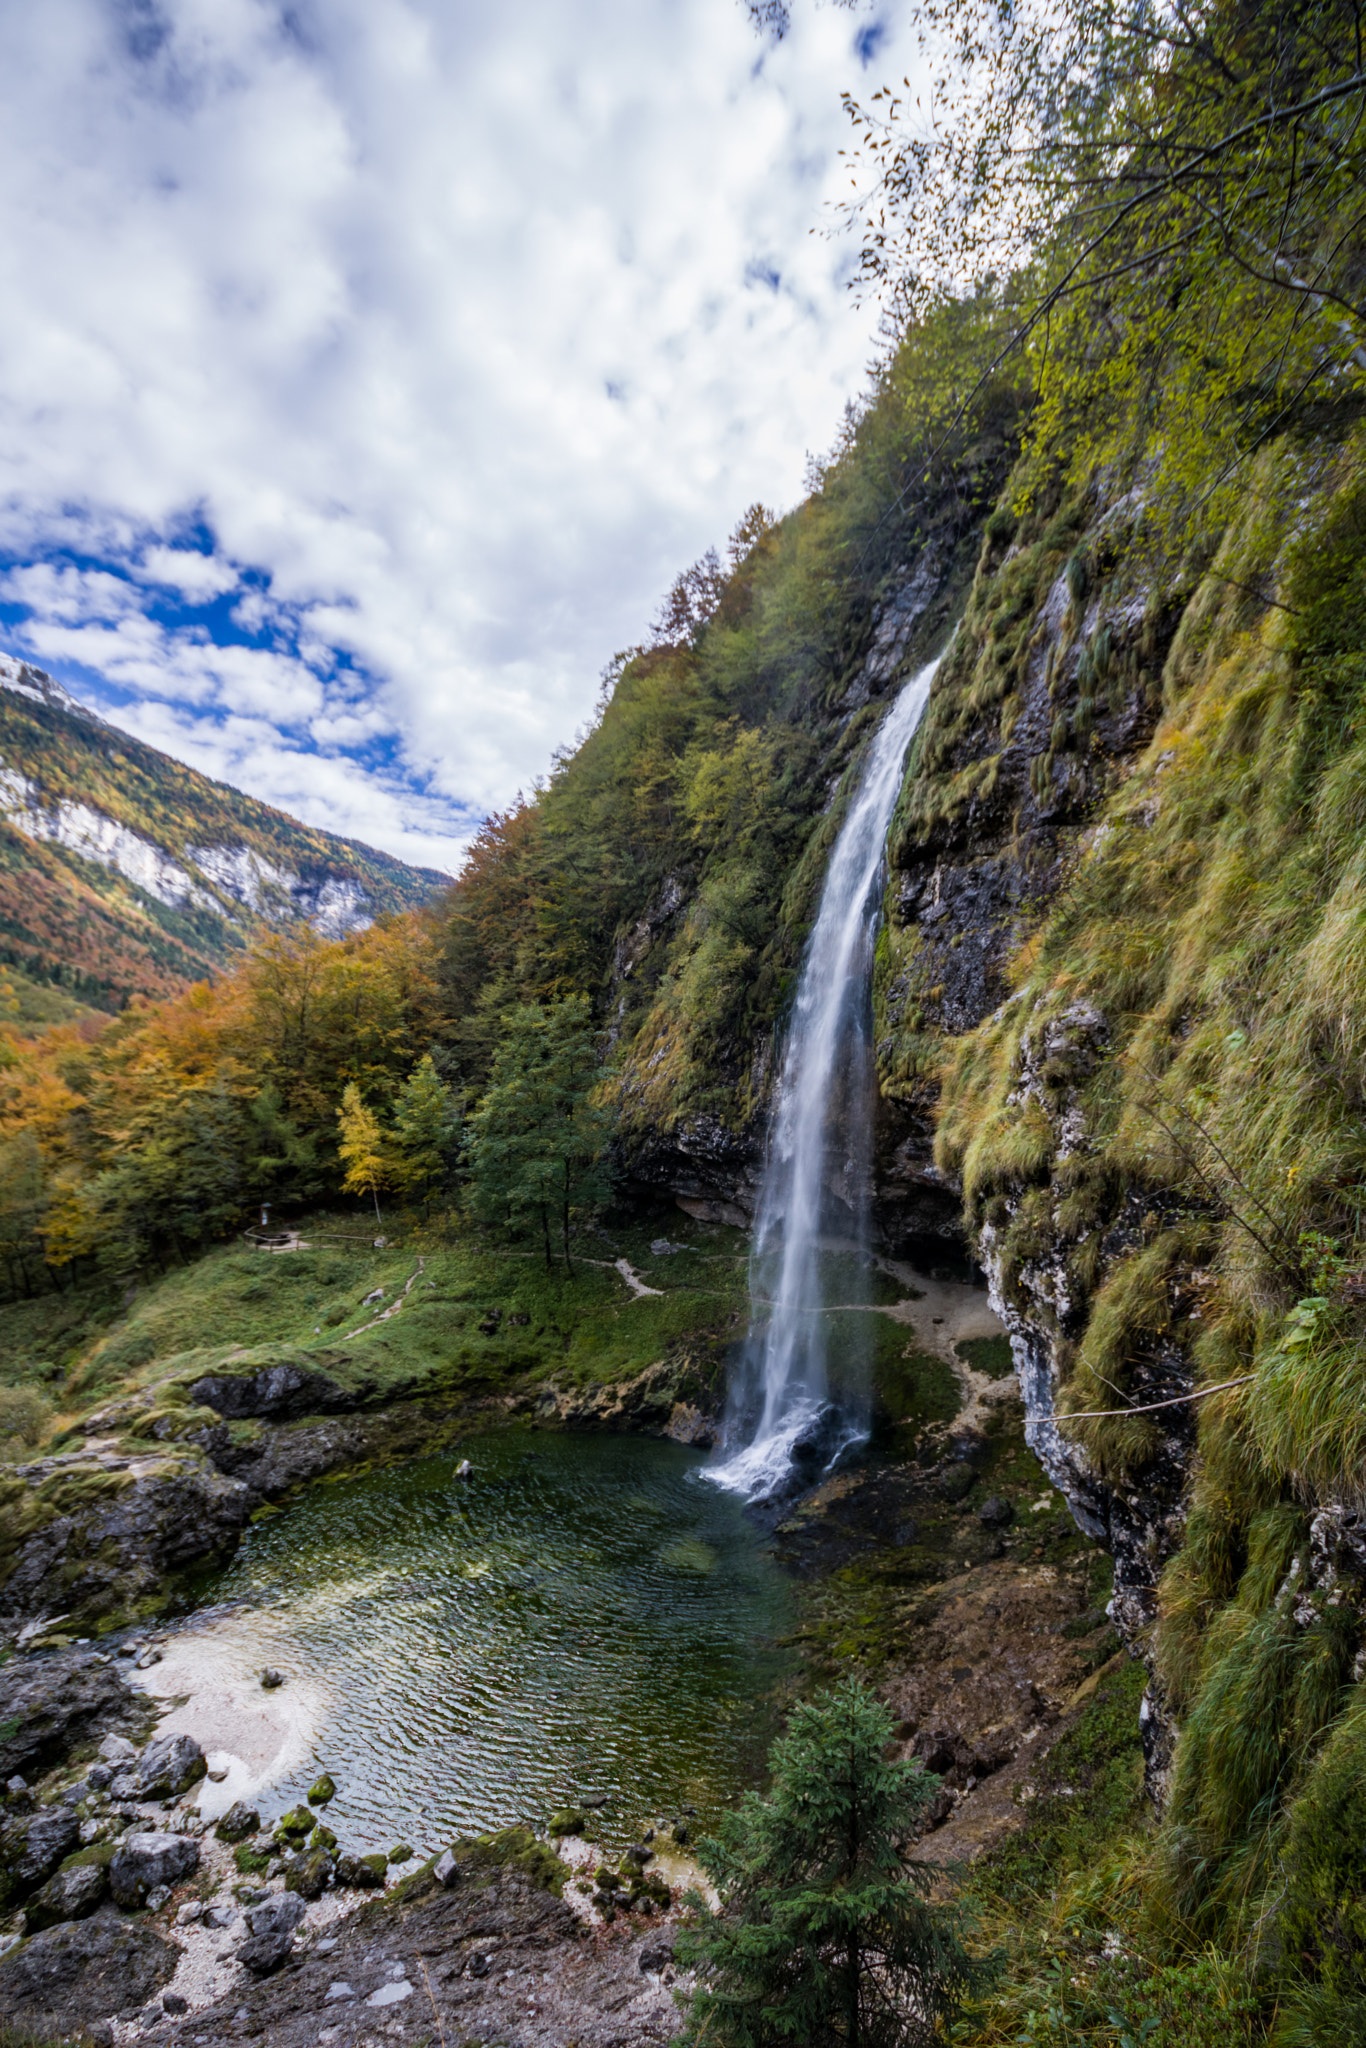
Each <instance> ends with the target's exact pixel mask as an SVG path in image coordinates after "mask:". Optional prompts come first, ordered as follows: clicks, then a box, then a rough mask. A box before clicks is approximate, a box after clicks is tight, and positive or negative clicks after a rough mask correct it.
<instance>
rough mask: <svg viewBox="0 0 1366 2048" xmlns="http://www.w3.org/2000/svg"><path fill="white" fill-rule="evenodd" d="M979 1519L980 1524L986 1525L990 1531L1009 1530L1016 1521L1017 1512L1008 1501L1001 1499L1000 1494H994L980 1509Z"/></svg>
mask: <svg viewBox="0 0 1366 2048" xmlns="http://www.w3.org/2000/svg"><path fill="white" fill-rule="evenodd" d="M977 1519H978V1521H979V1522H982V1523H984V1524H985V1525H986V1527H987V1528H988V1529H1008V1528H1009V1526H1010V1524H1011V1523H1012V1522H1013V1521H1014V1519H1015V1510H1014V1508H1013V1507H1012V1506H1011V1504H1010V1502H1009V1501H1008V1500H1003V1499H1002V1498H1001V1496H1000V1494H999V1493H993V1494H992V1495H991V1496H990V1498H989V1499H987V1500H984V1501H983V1502H982V1505H981V1507H980V1508H978V1510H977Z"/></svg>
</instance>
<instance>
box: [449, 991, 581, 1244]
mask: <svg viewBox="0 0 1366 2048" xmlns="http://www.w3.org/2000/svg"><path fill="white" fill-rule="evenodd" d="M504 1024H505V1036H504V1038H503V1040H502V1043H501V1044H500V1045H499V1047H498V1051H497V1053H496V1055H495V1057H494V1062H493V1072H492V1075H491V1077H490V1081H489V1086H488V1091H487V1093H486V1094H485V1095H484V1097H483V1100H482V1101H481V1102H480V1104H479V1107H478V1109H477V1110H476V1111H475V1112H474V1115H473V1116H472V1117H471V1118H470V1142H469V1148H468V1154H467V1157H468V1164H469V1171H470V1203H471V1207H472V1208H473V1210H474V1213H475V1215H476V1216H478V1217H479V1219H480V1220H481V1221H482V1222H485V1223H492V1224H495V1225H511V1227H512V1228H514V1229H517V1228H519V1227H523V1226H525V1225H526V1224H527V1223H528V1222H531V1221H535V1222H538V1223H539V1224H540V1229H541V1242H542V1244H543V1245H544V1247H545V1261H546V1264H547V1266H549V1265H551V1264H553V1260H552V1257H551V1251H550V1225H551V1219H552V1217H553V1218H554V1219H555V1220H556V1221H557V1223H558V1225H559V1233H560V1242H561V1244H562V1245H563V1247H564V1262H565V1265H566V1267H568V1268H569V1270H570V1271H571V1272H572V1271H573V1263H572V1260H571V1258H570V1254H569V1224H570V1218H571V1217H572V1216H573V1215H574V1214H575V1213H579V1214H583V1213H585V1212H589V1211H591V1210H593V1209H595V1208H597V1207H598V1206H599V1205H600V1204H601V1203H602V1202H603V1201H604V1200H605V1199H606V1195H607V1188H608V1178H607V1171H606V1167H605V1164H604V1161H603V1153H604V1151H605V1149H606V1145H607V1140H608V1137H609V1136H610V1133H611V1117H610V1114H609V1112H608V1111H607V1110H606V1109H605V1108H603V1107H602V1106H601V1105H599V1104H598V1103H596V1102H595V1101H594V1099H593V1098H594V1095H595V1093H596V1090H597V1084H598V1082H599V1081H600V1080H601V1078H602V1072H601V1068H600V1067H599V1065H598V1061H597V1056H596V1052H595V1048H594V1043H593V1029H592V1021H591V1019H590V1016H589V1011H588V1003H587V1000H586V999H585V998H584V997H583V996H564V997H562V998H561V999H560V1001H559V1002H557V1003H548V1004H547V1005H546V1006H545V1007H544V1008H540V1007H539V1006H537V1005H536V1004H534V1003H524V1004H522V1006H521V1007H520V1008H518V1009H516V1010H513V1011H512V1012H511V1014H510V1015H509V1016H508V1017H506V1018H505V1020H504Z"/></svg>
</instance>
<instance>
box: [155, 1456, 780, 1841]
mask: <svg viewBox="0 0 1366 2048" xmlns="http://www.w3.org/2000/svg"><path fill="white" fill-rule="evenodd" d="M462 1457H468V1458H469V1460H470V1462H471V1464H472V1465H473V1467H474V1476H473V1478H472V1479H469V1480H460V1479H458V1478H457V1477H456V1467H457V1465H458V1463H459V1461H460V1459H461V1458H462ZM700 1463H701V1459H700V1457H699V1454H698V1453H697V1452H695V1451H690V1450H687V1449H684V1448H683V1447H682V1446H680V1445H676V1444H671V1443H659V1442H653V1441H648V1440H644V1439H639V1438H630V1437H595V1436H563V1435H550V1434H540V1433H534V1432H528V1431H526V1430H525V1429H517V1428H508V1429H503V1430H500V1431H497V1432H494V1433H490V1434H488V1435H485V1436H482V1437H479V1438H474V1439H467V1440H466V1441H465V1442H464V1443H463V1444H462V1445H461V1447H460V1449H459V1450H458V1451H457V1452H456V1453H454V1454H453V1455H451V1456H443V1457H439V1458H430V1459H423V1460H420V1461H417V1462H414V1463H411V1464H407V1465H402V1466H395V1467H389V1468H387V1469H385V1470H383V1471H379V1472H375V1473H371V1474H367V1475H363V1476H359V1477H352V1478H347V1479H343V1480H340V1481H337V1482H334V1483H331V1484H322V1485H319V1486H315V1487H313V1488H311V1489H310V1490H309V1491H308V1492H307V1493H306V1494H304V1495H303V1496H301V1497H300V1498H299V1499H298V1500H296V1501H294V1502H292V1503H291V1504H290V1505H288V1506H287V1507H286V1508H284V1509H282V1511H281V1512H280V1513H278V1514H277V1515H273V1516H269V1517H267V1518H265V1519H264V1520H262V1521H260V1522H258V1523H257V1524H256V1525H255V1526H254V1527H253V1528H252V1529H251V1530H250V1532H249V1533H248V1535H247V1537H246V1539H245V1541H244V1542H243V1544H242V1547H241V1549H240V1550H239V1551H238V1553H237V1555H236V1557H235V1558H234V1560H233V1561H232V1563H231V1564H230V1565H229V1566H228V1567H227V1569H226V1570H225V1571H224V1572H222V1573H221V1574H220V1575H219V1576H218V1577H217V1579H216V1580H215V1581H214V1582H213V1584H212V1585H211V1586H210V1587H209V1588H207V1589H206V1598H207V1601H208V1602H209V1603H210V1605H209V1606H208V1608H207V1610H206V1611H204V1612H202V1613H201V1614H200V1615H199V1616H198V1617H192V1618H191V1619H190V1620H189V1621H188V1622H187V1623H185V1624H183V1625H182V1626H181V1627H180V1628H178V1629H177V1630H176V1632H175V1634H174V1635H173V1636H172V1637H170V1638H169V1640H168V1641H167V1642H166V1644H165V1646H164V1652H165V1654H164V1660H163V1663H162V1664H161V1665H159V1666H157V1667H156V1668H155V1669H154V1670H153V1671H152V1672H150V1673H149V1674H148V1683H149V1688H150V1689H153V1690H155V1691H156V1692H157V1693H158V1694H160V1695H161V1696H162V1697H163V1698H167V1699H171V1700H174V1701H175V1706H174V1708H173V1711H172V1712H171V1713H170V1714H169V1715H168V1716H167V1718H166V1720H165V1721H164V1722H163V1724H162V1726H163V1728H164V1729H166V1730H170V1729H172V1728H184V1729H185V1730H187V1731H188V1732H190V1733H192V1734H195V1735H196V1736H197V1738H198V1739H199V1740H200V1741H201V1742H202V1743H203V1745H204V1747H205V1749H206V1750H208V1751H210V1752H211V1762H214V1763H215V1764H216V1766H217V1769H218V1770H220V1771H221V1770H223V1769H224V1768H227V1769H228V1776H227V1778H226V1779H225V1780H224V1781H223V1782H222V1783H220V1784H218V1785H217V1786H214V1787H212V1788H211V1787H208V1786H206V1787H205V1788H204V1790H205V1793H206V1794H209V1793H212V1794H213V1806H214V1807H215V1808H219V1807H221V1806H223V1805H226V1804H227V1803H228V1801H229V1799H230V1798H231V1797H235V1796H241V1795H242V1794H243V1793H246V1794H249V1795H250V1796H252V1797H253V1798H254V1799H255V1801H256V1803H257V1804H258V1805H259V1806H260V1809H261V1812H262V1815H263V1818H265V1819H267V1820H269V1819H271V1818H273V1817H274V1816H275V1815H276V1814H277V1813H279V1812H282V1811H283V1810H284V1809H285V1808H286V1807H288V1806H291V1805H293V1804H294V1803H295V1802H296V1800H298V1799H299V1798H300V1797H302V1795H303V1794H304V1793H305V1792H306V1791H307V1788H308V1787H309V1785H310V1784H311V1783H312V1781H313V1779H314V1778H315V1777H316V1776H317V1775H318V1772H319V1771H320V1770H321V1769H323V1768H324V1767H325V1768H326V1769H328V1770H329V1771H330V1772H331V1774H332V1776H333V1778H334V1779H335V1781H336V1784H337V1797H336V1798H335V1800H334V1801H333V1803H332V1804H331V1806H330V1807H329V1808H328V1814H327V1819H328V1824H329V1825H330V1826H331V1827H332V1828H333V1829H334V1830H335V1832H336V1834H337V1836H338V1838H339V1840H340V1842H341V1844H342V1846H343V1847H345V1848H354V1849H358V1850H359V1849H374V1848H385V1847H387V1846H388V1845H389V1844H390V1843H391V1842H393V1841H394V1840H396V1839H399V1838H402V1839H405V1840H407V1841H409V1842H410V1843H411V1844H412V1845H413V1847H414V1848H415V1849H416V1850H417V1851H418V1853H419V1854H427V1853H430V1852H431V1851H432V1850H434V1849H435V1848H437V1847H438V1846H440V1845H441V1844H442V1843H444V1842H445V1841H448V1840H449V1839H450V1838H451V1837H452V1836H453V1835H455V1834H459V1833H470V1832H473V1831H477V1830H482V1829H486V1828H490V1827H498V1826H503V1825H506V1824H508V1823H510V1822H512V1821H517V1820H529V1821H531V1822H532V1823H533V1824H543V1823H544V1821H545V1819H546V1818H547V1817H548V1815H549V1814H550V1813H552V1812H553V1811H554V1810H555V1809H556V1808H557V1807H562V1806H564V1805H565V1804H566V1803H570V1802H572V1801H573V1800H574V1799H576V1798H578V1797H581V1796H584V1795H588V1794H591V1793H595V1792H596V1793H606V1794H607V1795H609V1801H608V1804H607V1806H606V1808H605V1809H604V1812H603V1815H602V1832H603V1835H604V1836H605V1837H606V1838H607V1839H609V1840H612V1839H619V1840H623V1841H624V1840H626V1839H629V1838H632V1837H633V1836H634V1834H635V1832H636V1830H637V1829H638V1828H639V1827H640V1826H641V1825H642V1823H644V1824H647V1825H648V1824H649V1822H650V1821H651V1820H652V1819H654V1818H656V1817H658V1816H663V1815H669V1816H671V1817H672V1816H675V1815H677V1814H678V1813H679V1812H680V1811H681V1810H682V1809H683V1808H685V1807H693V1808H695V1809H696V1818H695V1819H693V1820H690V1822H689V1826H690V1828H691V1829H692V1830H693V1831H694V1833H696V1832H697V1831H699V1830H701V1831H705V1830H706V1828H707V1827H708V1825H709V1824H711V1823H714V1821H715V1820H716V1818H717V1816H718V1815H719V1813H720V1812H721V1811H722V1810H724V1809H725V1808H726V1807H727V1806H729V1805H731V1804H732V1803H733V1802H734V1800H735V1799H736V1797H737V1796H738V1794H739V1793H740V1791H741V1790H742V1789H743V1788H744V1787H745V1786H747V1785H752V1784H754V1783H756V1782H757V1781H758V1779H759V1776H760V1774H761V1771H762V1765H763V1757H764V1754H765V1751H766V1748H767V1745H768V1742H769V1740H770V1739H771V1737H772V1735H773V1733H774V1732H775V1729H776V1726H777V1716H776V1711H775V1701H776V1696H777V1695H778V1694H779V1693H780V1692H781V1689H782V1682H783V1679H784V1677H785V1675H786V1674H787V1673H788V1672H789V1671H790V1670H791V1669H792V1666H793V1657H792V1653H791V1652H790V1651H788V1650H785V1649H783V1648H782V1647H780V1638H781V1637H782V1635H783V1634H784V1632H785V1631H787V1630H790V1629H791V1628H792V1626H793V1623H794V1607H793V1596H792V1593H791V1589H790V1587H789V1585H788V1582H787V1580H786V1579H785V1577H784V1575H783V1574H782V1572H781V1571H780V1570H779V1568H778V1566H777V1565H776V1564H775V1563H774V1561H773V1560H772V1558H771V1557H770V1556H769V1554H768V1552H767V1550H766V1548H765V1541H764V1537H763V1535H762V1533H761V1532H760V1531H759V1530H758V1529H757V1528H756V1527H755V1526H754V1525H753V1524H752V1522H751V1521H750V1520H749V1519H747V1517H746V1515H745V1513H744V1510H743V1508H742V1507H741V1505H740V1503H739V1502H738V1501H737V1500H736V1499H735V1498H734V1497H733V1496H732V1495H728V1494H726V1493H725V1492H723V1491H722V1490H720V1489H719V1488H717V1487H714V1486H708V1485H702V1484H699V1483H698V1479H697V1477H696V1474H697V1470H698V1467H699V1465H700ZM266 1666H274V1667H275V1668H277V1669H278V1670H279V1671H280V1672H281V1673H283V1674H284V1679H285V1683H284V1685H283V1686H281V1687H280V1689H279V1690H278V1692H269V1693H266V1692H263V1691H262V1690H261V1687H260V1681H259V1673H260V1671H261V1669H262V1668H263V1667H266ZM214 1752H216V1755H215V1754H214ZM229 1760H231V1761H229ZM205 1805H206V1807H207V1805H208V1801H207V1800H206V1801H205Z"/></svg>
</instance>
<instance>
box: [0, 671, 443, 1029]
mask: <svg viewBox="0 0 1366 2048" xmlns="http://www.w3.org/2000/svg"><path fill="white" fill-rule="evenodd" d="M445 880H446V877H445V876H443V875H440V874H437V873H436V872H434V871H431V870H427V869H417V868H410V867H408V866H406V865H405V864H404V863H403V862H402V861H399V860H395V859H393V858H392V856H390V855H389V854H385V853H379V852H376V851H375V850H374V849H373V848H372V847H367V846H361V845H359V844H357V843H356V842H354V841H352V840H345V839H338V838H336V837H334V836H333V834H331V833H330V832H317V831H314V830H312V829H311V828H310V827H309V826H307V825H301V824H300V823H299V822H298V820H297V819H295V818H290V817H286V816H285V814H284V813H283V812H282V811H276V810H272V809H271V808H270V806H269V805H268V804H262V803H258V802H256V800H255V799H254V798H252V797H248V796H243V795H242V794H241V792H240V791H238V790H235V789H229V788H227V787H226V786H225V785H224V784H223V783H219V782H211V781H210V780H209V779H208V777H207V776H204V775H199V774H197V773H196V772H195V770H194V769H192V768H187V767H185V766H183V765H182V763H180V762H179V761H173V760H171V759H170V757H169V756H168V755H166V754H162V753H159V752H158V751H157V749H156V748H155V747H149V746H145V745H144V744H143V743H142V742H141V741H140V740H136V739H133V738H131V737H130V736H129V735H128V734H127V733H123V732H119V731H117V730H116V729H115V728H114V727H112V726H108V725H105V724H104V723H103V721H102V720H100V719H98V718H96V717H94V716H93V715H92V714H91V713H90V712H88V711H86V710H85V709H84V708H83V707H82V706H81V705H79V704H77V703H76V702H75V700H74V699H73V698H71V697H69V696H68V695H67V693H66V692H65V691H64V690H63V689H62V688H61V687H60V685H58V684H56V683H54V682H53V681H52V679H51V677H50V676H46V675H44V674H43V672H42V671H41V670H40V669H35V668H32V667H30V666H29V665H28V664H27V663H23V662H18V661H16V660H14V659H13V658H12V657H11V656H9V655H4V656H0V965H3V966H5V967H8V968H9V970H10V979H9V985H10V1002H11V1014H14V1015H16V1016H17V1018H18V1019H19V1021H21V1022H33V1023H44V1022H48V1021H50V1020H52V1019H53V1018H54V1017H60V1016H62V1015H63V1014H68V1015H70V1014H76V1013H78V1012H79V1010H80V1009H81V1008H82V1007H87V1008H93V1009H95V1010H104V1011H109V1010H117V1009H119V1008H121V1007H122V1005H123V1004H124V1003H126V1002H127V1000H128V999H129V997H130V996H134V995H139V996H153V997H155V996H167V995H173V994H174V993H175V992H176V991H177V990H178V989H181V988H184V987H186V986H187V985H188V984H189V983H191V982H194V981H198V980H201V979H202V978H203V977H204V976H205V975H206V974H214V973H219V972H221V971H222V969H223V968H224V967H226V966H228V965H229V964H230V963H232V962H234V961H236V960H240V958H241V956H242V952H243V949H244V948H245V947H246V946H247V944H248V943H249V942H250V941H251V940H252V939H253V938H256V937H259V936H261V935H262V934H264V933H265V932H268V931H270V930H272V929H278V928H280V927H282V926H285V925H289V924H293V923H295V922H297V921H300V920H302V921H304V922H306V923H308V924H310V925H311V926H312V927H313V928H314V929H315V930H316V931H319V932H321V933H323V934H325V935H326V936H328V937H330V938H337V937H340V936H341V935H342V934H343V933H344V932H347V931H351V930H354V929H357V928H359V927H360V926H362V925H365V924H368V923H369V922H370V921H371V920H372V919H374V918H375V917H378V916H382V915H385V914H386V913H391V912H394V911H400V910H405V909H409V908H411V907H413V906H415V905H417V904H419V903H421V902H423V901H424V900H425V899H426V898H427V897H429V896H430V895H431V894H432V893H433V892H434V891H435V890H437V889H439V888H441V887H442V886H443V884H444V882H445Z"/></svg>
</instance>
